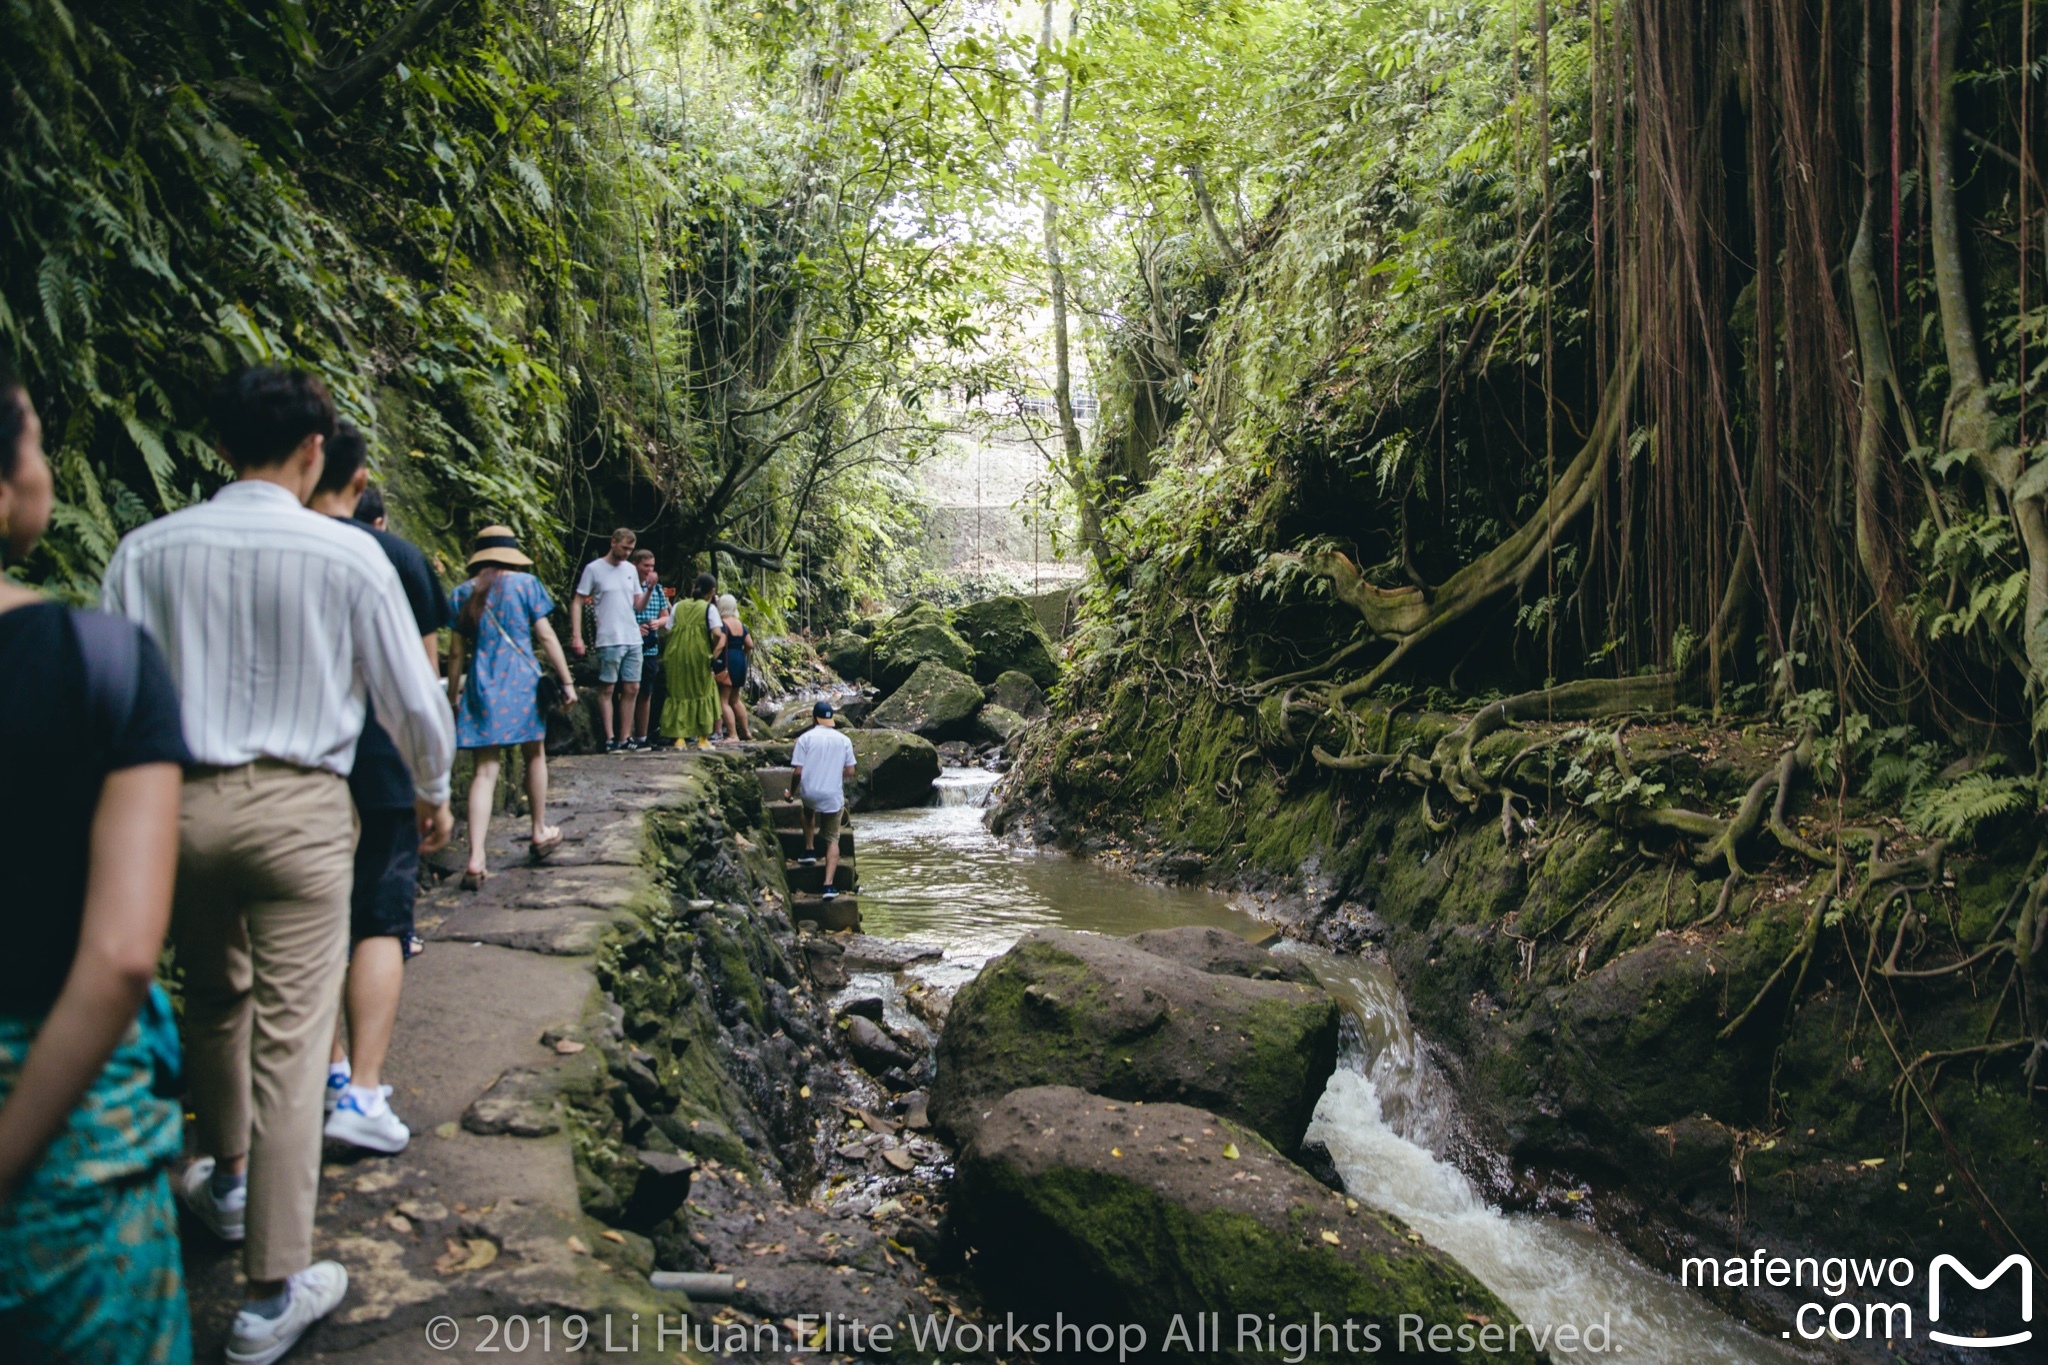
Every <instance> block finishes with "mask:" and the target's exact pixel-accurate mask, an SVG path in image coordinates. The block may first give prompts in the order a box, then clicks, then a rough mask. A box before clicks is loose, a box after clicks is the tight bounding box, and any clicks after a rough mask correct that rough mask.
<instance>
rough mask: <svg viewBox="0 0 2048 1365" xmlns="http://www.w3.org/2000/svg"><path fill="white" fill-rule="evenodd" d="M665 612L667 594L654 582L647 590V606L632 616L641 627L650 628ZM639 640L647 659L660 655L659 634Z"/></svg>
mask: <svg viewBox="0 0 2048 1365" xmlns="http://www.w3.org/2000/svg"><path fill="white" fill-rule="evenodd" d="M667 610H668V593H667V592H665V591H664V590H663V589H662V586H661V584H660V583H659V582H656V583H655V584H654V585H653V586H652V587H650V588H648V590H647V605H646V606H644V607H642V608H640V610H639V611H637V612H635V613H634V616H635V617H636V618H638V620H639V622H640V624H641V625H643V626H651V625H653V624H654V622H655V619H656V618H657V617H659V616H660V615H661V614H662V613H663V612H665V611H667ZM641 640H642V642H643V643H644V645H645V649H646V654H647V657H648V658H650V659H652V658H654V657H655V656H656V655H658V654H660V653H661V636H660V635H659V634H655V635H644V636H642V637H641Z"/></svg>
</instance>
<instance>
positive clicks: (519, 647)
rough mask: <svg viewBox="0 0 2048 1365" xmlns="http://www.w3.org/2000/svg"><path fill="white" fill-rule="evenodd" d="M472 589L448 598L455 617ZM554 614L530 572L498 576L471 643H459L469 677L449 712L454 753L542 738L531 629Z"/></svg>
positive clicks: (469, 584)
mask: <svg viewBox="0 0 2048 1365" xmlns="http://www.w3.org/2000/svg"><path fill="white" fill-rule="evenodd" d="M475 591H476V580H475V579H471V580H470V581H469V582H467V583H464V584H462V585H460V586H459V587H457V588H456V589H455V591H454V592H452V593H450V594H449V597H448V605H449V606H450V608H452V609H453V610H454V612H455V613H456V614H457V616H458V617H459V616H460V615H461V612H462V604H463V603H464V602H467V601H468V600H469V597H470V594H471V593H473V592H475ZM554 610H555V601H554V599H553V598H552V597H549V596H548V590H547V589H546V588H544V587H542V586H541V582H540V580H539V579H538V578H535V577H534V576H533V575H532V574H530V573H501V574H499V575H498V584H497V586H496V587H495V588H493V589H492V590H491V600H490V602H489V604H488V605H487V606H485V608H484V614H483V619H482V620H481V621H479V622H478V624H477V634H476V638H475V639H474V640H465V641H464V648H465V652H466V653H467V655H468V663H467V665H466V668H467V670H468V674H469V677H468V679H467V680H466V681H465V682H464V683H463V686H462V701H461V704H460V705H458V706H457V707H456V708H455V745H456V747H457V748H460V749H495V748H497V747H498V746H500V745H504V744H527V743H531V742H532V741H534V740H538V739H545V738H547V733H548V723H547V718H546V717H545V716H543V715H541V713H540V699H539V688H540V670H541V664H540V661H539V660H538V659H536V658H535V657H534V653H533V627H534V623H535V622H536V621H542V620H545V619H546V618H547V617H548V616H549V615H551V614H552V613H553V612H554Z"/></svg>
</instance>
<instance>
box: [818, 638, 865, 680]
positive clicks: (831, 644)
mask: <svg viewBox="0 0 2048 1365" xmlns="http://www.w3.org/2000/svg"><path fill="white" fill-rule="evenodd" d="M818 654H819V656H820V657H822V658H823V659H824V660H825V662H826V664H828V665H829V666H830V667H831V669H832V671H833V672H834V673H837V674H838V675H839V676H840V677H842V678H844V679H846V680H847V681H848V682H859V681H860V680H861V679H862V678H865V677H867V675H868V642H867V639H866V637H864V636H860V635H855V634H854V633H853V632H852V631H850V630H835V631H833V632H832V633H831V634H830V635H828V636H826V637H825V643H824V644H823V645H822V646H820V647H819V649H818Z"/></svg>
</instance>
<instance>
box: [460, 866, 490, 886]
mask: <svg viewBox="0 0 2048 1365" xmlns="http://www.w3.org/2000/svg"><path fill="white" fill-rule="evenodd" d="M490 879H491V874H490V873H489V872H479V871H477V870H476V869H475V868H468V869H465V870H464V871H463V874H462V889H463V890H464V891H481V890H483V889H484V883H485V882H487V881H489V880H490Z"/></svg>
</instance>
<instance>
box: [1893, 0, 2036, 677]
mask: <svg viewBox="0 0 2048 1365" xmlns="http://www.w3.org/2000/svg"><path fill="white" fill-rule="evenodd" d="M1964 17H1965V0H1925V7H1924V9H1923V12H1922V25H1923V33H1924V34H1925V36H1926V39H1927V42H1928V43H1929V44H1930V45H1931V50H1932V52H1933V55H1934V69H1935V79H1934V81H1933V82H1932V83H1931V85H1930V86H1929V88H1928V93H1927V98H1928V99H1929V100H1930V101H1932V103H1933V106H1934V107H1933V108H1932V109H1930V110H1928V111H1926V112H1927V114H1928V115H1929V118H1928V121H1927V126H1928V127H1930V128H1932V129H1933V130H1934V134H1933V137H1932V138H1931V139H1930V141H1929V146H1928V153H1927V160H1928V168H1929V175H1928V191H1927V204H1928V230H1929V236H1930V238H1931V239H1932V255H1933V258H1934V289H1935V295H1936V298H1937V301H1938V302H1939V304H1940V308H1941V340H1942V346H1943V349H1944V351H1945V353H1946V358H1947V360H1948V373H1949V400H1948V410H1949V416H1948V431H1947V432H1946V437H1947V444H1948V446H1949V448H1950V449H1953V450H1966V451H1968V452H1969V454H1970V460H1971V463H1972V464H1973V465H1974V466H1975V467H1976V468H1977V469H1978V471H1979V472H1981V473H1982V474H1983V476H1984V480H1985V482H1986V483H1988V484H1989V485H1990V486H1991V487H1992V488H1994V489H1995V490H1996V491H1997V495H1998V498H1999V499H2000V500H2001V501H2003V502H2004V504H2005V510H2006V511H2007V512H2008V513H2009V514H2010V515H2011V517H2012V519H2013V525H2014V527H2015V528H2016V529H2017V530H2018V532H2019V536H2020V543H2021V545H2022V546H2023V547H2024V548H2025V552H2026V558H2027V606H2026V630H2025V633H2024V637H2023V641H2022V644H2023V647H2024V649H2025V651H2026V656H2027V665H2028V669H2029V671H2030V672H2031V673H2032V675H2033V676H2032V678H2031V679H2030V681H2032V682H2034V683H2048V504H2044V501H2043V495H2044V493H2048V480H2044V479H2041V478H2035V477H2030V475H2029V470H2028V465H2027V457H2026V452H2024V451H2022V450H2020V449H2018V448H2017V447H2015V446H2011V445H2001V444H2000V443H1999V442H1998V439H1997V431H1996V427H1995V424H1994V421H1993V413H1992V407H1991V390H1990V388H1989V386H1988V385H1987V384H1986V383H1985V378H1984V361H1983V352H1982V349H1981V347H1980V345H1979V343H1978V339H1977V322H1976V310H1975V305H1974V299H1973V297H1972V293H1971V289H1970V275H1969V243H1968V240H1967V237H1966V234H1965V231H1964V228H1963V217H1962V209H1961V206H1960V205H1958V204H1957V202H1956V185H1955V152H1956V138H1957V117H1956V101H1957V98H1958V95H1957V90H1956V54H1957V51H1958V49H1959V48H1960V47H1961V45H1962V35H1963V24H1964Z"/></svg>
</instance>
